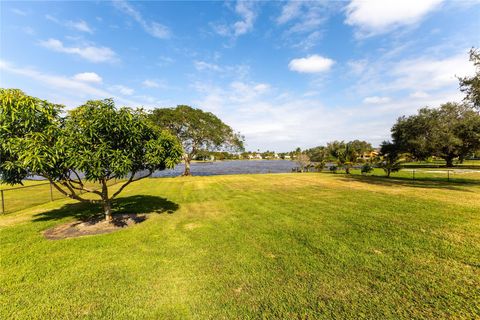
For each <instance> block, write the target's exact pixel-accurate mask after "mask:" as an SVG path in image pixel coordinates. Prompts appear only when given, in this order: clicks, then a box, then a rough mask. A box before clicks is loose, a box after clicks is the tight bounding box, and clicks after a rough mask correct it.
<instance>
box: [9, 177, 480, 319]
mask: <svg viewBox="0 0 480 320" xmlns="http://www.w3.org/2000/svg"><path fill="white" fill-rule="evenodd" d="M116 207H117V208H119V210H120V211H124V212H137V213H151V212H152V214H150V215H149V217H150V218H149V219H147V221H146V222H144V223H142V224H139V225H137V226H134V227H131V228H129V229H126V230H122V231H119V232H116V233H112V234H105V235H97V236H89V237H82V238H76V239H65V240H59V241H49V240H46V239H44V238H43V237H42V235H41V232H42V231H43V230H45V229H48V228H50V227H53V226H55V225H57V224H59V223H62V222H66V221H70V220H73V219H75V218H78V217H81V216H85V215H89V214H92V213H94V212H96V211H98V208H95V207H91V206H86V205H83V204H77V203H74V202H71V201H68V200H60V201H55V202H52V203H48V204H45V205H41V206H37V207H34V208H31V209H28V210H23V211H19V212H16V213H12V214H9V215H5V216H2V217H0V248H1V253H0V306H1V309H0V318H1V319H11V318H17V319H27V318H28V319H53V318H62V319H69V318H87V319H88V318H90V319H98V318H107V319H132V318H142V319H159V318H167V319H186V318H187V319H188V318H199V319H204V318H215V319H219V318H220V319H237V318H252V319H253V318H262V317H265V318H309V319H313V318H325V319H331V318H342V319H349V318H350V319H358V318H369V319H372V318H376V319H385V318H392V319H393V318H395V319H398V318H405V319H411V318H418V319H425V318H431V319H439V318H457V319H462V318H464V319H472V318H478V317H480V215H479V213H480V186H479V185H474V184H468V185H457V184H445V183H440V182H435V181H430V182H428V181H427V182H417V183H415V184H412V183H410V182H408V181H405V180H386V179H380V178H375V177H358V176H357V177H345V176H343V175H329V174H269V175H238V176H215V177H189V178H165V179H147V180H144V181H141V182H138V183H136V184H132V185H131V187H129V188H128V189H127V190H126V192H125V193H124V194H123V197H122V198H121V199H120V200H119V201H118V202H117V203H116ZM155 211H157V213H153V212H155ZM167 211H170V213H168V212H167Z"/></svg>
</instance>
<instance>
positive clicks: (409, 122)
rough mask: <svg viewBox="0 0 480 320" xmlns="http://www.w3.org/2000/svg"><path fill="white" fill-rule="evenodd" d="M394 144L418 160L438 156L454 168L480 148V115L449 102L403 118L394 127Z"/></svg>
mask: <svg viewBox="0 0 480 320" xmlns="http://www.w3.org/2000/svg"><path fill="white" fill-rule="evenodd" d="M392 137H393V140H394V143H395V144H396V145H397V146H398V147H399V148H400V150H401V151H403V152H409V153H410V154H412V155H413V156H414V157H416V158H418V159H425V158H427V157H430V156H437V157H440V158H442V159H444V160H445V162H446V165H447V167H452V166H453V160H454V159H455V158H457V157H458V158H460V159H463V158H464V157H465V156H467V155H468V154H470V153H473V152H474V151H475V150H478V149H479V148H480V114H479V113H478V112H477V111H475V110H474V109H473V108H471V107H469V106H468V105H465V104H459V103H454V102H449V103H445V104H442V105H441V106H440V108H436V109H433V108H432V109H430V108H422V109H420V110H419V111H418V114H416V115H412V116H409V117H406V116H403V117H400V118H399V119H398V120H397V122H396V124H395V125H394V126H393V128H392Z"/></svg>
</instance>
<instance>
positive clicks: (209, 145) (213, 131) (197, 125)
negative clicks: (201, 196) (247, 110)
mask: <svg viewBox="0 0 480 320" xmlns="http://www.w3.org/2000/svg"><path fill="white" fill-rule="evenodd" d="M150 119H151V121H152V122H153V123H155V124H156V125H158V126H159V127H161V128H166V129H168V130H169V131H170V132H171V133H172V134H174V135H175V136H176V137H178V139H179V140H180V141H181V143H182V145H183V149H184V151H185V154H184V156H183V160H184V162H185V171H184V175H190V174H191V173H190V162H191V160H192V159H193V157H194V156H195V155H196V154H197V153H198V152H200V151H242V150H243V140H244V138H243V137H242V136H241V135H240V134H239V133H236V132H234V131H233V129H232V128H231V127H230V126H228V125H227V124H225V123H223V121H222V120H220V119H219V118H218V117H217V116H215V115H214V114H213V113H211V112H205V111H202V110H200V109H195V108H192V107H190V106H186V105H179V106H177V107H176V108H161V109H155V110H153V111H152V113H151V114H150Z"/></svg>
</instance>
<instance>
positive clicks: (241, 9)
mask: <svg viewBox="0 0 480 320" xmlns="http://www.w3.org/2000/svg"><path fill="white" fill-rule="evenodd" d="M254 6H255V2H254V1H237V3H236V5H235V12H236V13H237V14H238V15H239V17H240V19H239V20H237V21H235V22H234V23H233V24H231V25H225V24H212V27H213V30H214V31H215V32H216V33H217V34H219V35H221V36H223V37H232V38H236V37H238V36H241V35H244V34H246V33H248V32H250V31H252V30H253V26H254V23H255V19H256V18H257V12H256V11H255V9H254Z"/></svg>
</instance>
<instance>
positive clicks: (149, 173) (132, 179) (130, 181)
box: [111, 170, 153, 200]
mask: <svg viewBox="0 0 480 320" xmlns="http://www.w3.org/2000/svg"><path fill="white" fill-rule="evenodd" d="M152 174H153V171H152V170H149V172H148V174H147V175H144V176H142V177H139V178H136V179H134V178H133V177H134V176H135V173H132V174H131V176H130V179H128V180H127V182H125V183H124V184H123V185H122V186H121V187H120V189H118V190H117V192H115V193H114V194H113V196H112V198H111V199H112V200H113V199H114V198H115V197H116V196H117V195H119V194H120V192H122V191H123V189H125V187H126V186H128V185H129V184H130V183H132V182H135V181H138V180H141V179H144V178H147V177H150V176H151V175H152Z"/></svg>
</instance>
